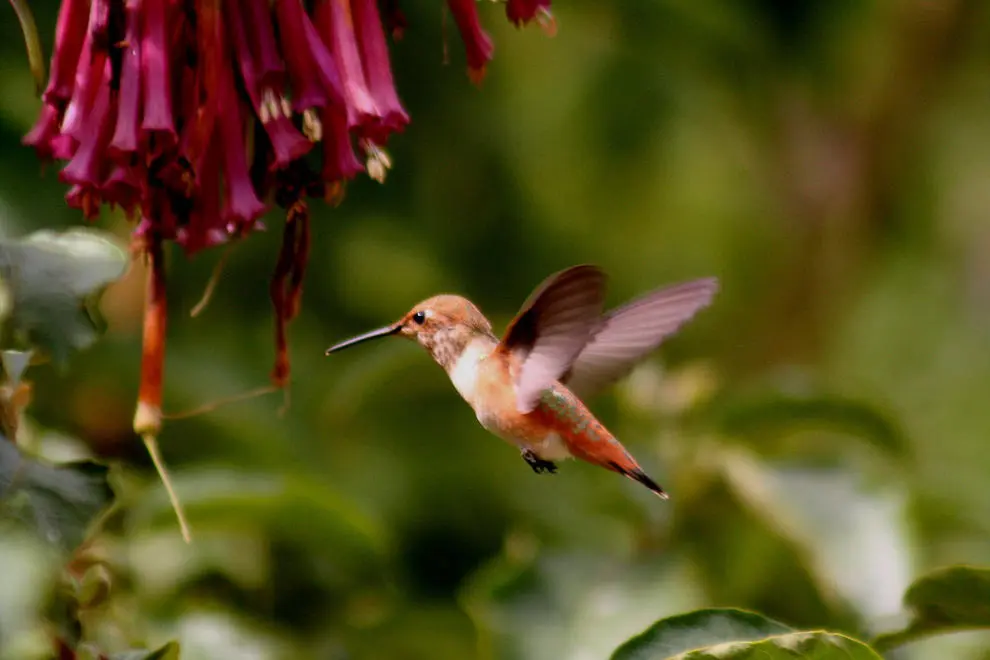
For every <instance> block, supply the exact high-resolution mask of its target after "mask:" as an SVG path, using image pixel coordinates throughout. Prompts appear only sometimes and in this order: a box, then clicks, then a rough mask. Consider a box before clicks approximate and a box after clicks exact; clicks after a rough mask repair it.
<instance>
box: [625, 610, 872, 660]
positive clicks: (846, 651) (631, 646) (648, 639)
mask: <svg viewBox="0 0 990 660" xmlns="http://www.w3.org/2000/svg"><path fill="white" fill-rule="evenodd" d="M796 657H800V658H809V659H811V658H813V659H815V660H831V659H832V658H835V660H868V659H875V658H879V657H880V656H878V655H877V654H876V653H875V652H874V651H873V650H872V649H870V647H868V646H866V645H865V644H863V643H862V642H858V641H856V640H854V639H851V638H849V637H845V636H843V635H838V634H835V633H829V632H823V631H812V632H794V631H793V630H792V629H791V628H789V627H787V626H785V625H784V624H782V623H780V622H778V621H774V620H773V619H768V618H766V617H764V616H761V615H759V614H755V613H753V612H746V611H743V610H736V609H708V610H698V611H696V612H689V613H687V614H679V615H677V616H672V617H669V618H667V619H662V620H660V621H658V622H657V623H655V624H653V625H652V626H650V628H648V629H647V630H646V631H644V632H643V633H641V634H639V635H637V636H636V637H633V638H632V639H630V640H629V641H627V642H626V643H625V644H623V645H622V646H620V647H619V648H618V649H616V651H615V653H614V654H612V660H674V659H675V658H676V659H678V660H680V659H683V660H688V659H691V660H704V659H707V658H711V659H713V660H714V659H715V658H718V659H719V660H730V659H733V658H739V659H742V658H746V659H750V658H760V660H776V659H777V658H780V659H781V660H783V659H785V658H786V659H788V660H793V658H796Z"/></svg>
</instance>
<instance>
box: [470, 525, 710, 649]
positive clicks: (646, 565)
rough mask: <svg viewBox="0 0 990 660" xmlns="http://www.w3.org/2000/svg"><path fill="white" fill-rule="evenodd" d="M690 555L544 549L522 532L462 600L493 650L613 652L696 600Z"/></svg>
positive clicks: (473, 581) (509, 541) (477, 577)
mask: <svg viewBox="0 0 990 660" xmlns="http://www.w3.org/2000/svg"><path fill="white" fill-rule="evenodd" d="M690 572H691V568H690V564H689V563H688V561H687V558H686V557H683V556H668V557H664V558H663V559H662V560H660V561H656V560H653V561H648V560H628V559H626V560H620V559H615V558H604V557H599V556H595V555H594V554H592V553H589V552H575V553H567V554H564V553H552V554H551V553H545V554H542V555H540V554H539V553H538V548H537V546H536V539H535V538H534V537H531V536H529V535H528V534H523V533H515V534H513V535H510V537H509V538H508V539H507V541H506V548H505V550H504V552H503V554H502V555H500V556H499V557H498V558H497V559H495V560H493V561H492V562H490V563H489V564H488V565H486V566H485V567H484V568H482V569H481V570H479V571H478V572H477V573H476V574H475V575H474V576H473V577H472V579H471V581H470V583H469V584H468V586H467V587H466V588H465V590H464V592H463V593H462V598H461V602H462V604H463V606H464V608H465V610H466V611H467V612H468V613H469V614H470V616H471V618H472V620H473V621H474V622H475V625H476V626H477V627H478V630H479V632H480V634H481V637H482V641H483V646H484V647H487V648H488V649H490V650H489V654H488V655H489V656H490V657H493V658H512V659H520V660H539V659H542V658H556V659H558V660H578V659H580V658H588V657H595V658H604V657H607V656H608V655H609V654H610V653H611V652H612V650H613V649H615V647H616V645H618V644H619V643H621V642H622V640H623V639H626V638H627V637H628V636H629V635H632V634H634V633H635V632H636V631H637V630H642V628H643V627H644V626H646V625H648V624H649V623H650V621H651V620H653V618H654V617H655V616H656V613H658V612H660V613H663V612H675V611H678V610H680V609H684V608H690V607H696V606H698V605H699V604H700V598H701V595H700V594H699V593H698V592H697V591H696V589H695V584H694V583H693V581H692V580H691V578H690Z"/></svg>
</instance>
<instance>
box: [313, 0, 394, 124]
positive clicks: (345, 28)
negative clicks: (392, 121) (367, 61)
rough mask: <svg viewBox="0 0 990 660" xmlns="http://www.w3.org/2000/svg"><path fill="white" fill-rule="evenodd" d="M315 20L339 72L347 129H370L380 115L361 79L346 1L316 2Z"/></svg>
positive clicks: (319, 0) (328, 0) (358, 58)
mask: <svg viewBox="0 0 990 660" xmlns="http://www.w3.org/2000/svg"><path fill="white" fill-rule="evenodd" d="M314 20H315V23H316V28H317V31H318V32H319V33H320V35H321V36H322V37H323V40H324V41H325V42H326V43H327V44H328V45H329V46H330V50H331V52H332V53H333V56H334V61H336V63H337V69H338V71H339V72H340V77H341V82H342V83H343V86H344V99H345V101H346V102H347V126H348V127H349V128H354V127H358V126H370V125H372V124H373V123H374V122H375V121H376V120H377V119H378V118H379V117H381V113H380V112H379V111H378V108H377V107H376V106H375V102H374V100H373V99H372V98H371V92H370V91H369V90H368V84H367V82H366V81H365V79H364V70H363V68H362V67H361V55H360V53H359V52H358V45H357V38H356V36H355V34H354V23H353V22H352V19H351V6H350V4H349V2H348V0H317V3H316V11H315V15H314Z"/></svg>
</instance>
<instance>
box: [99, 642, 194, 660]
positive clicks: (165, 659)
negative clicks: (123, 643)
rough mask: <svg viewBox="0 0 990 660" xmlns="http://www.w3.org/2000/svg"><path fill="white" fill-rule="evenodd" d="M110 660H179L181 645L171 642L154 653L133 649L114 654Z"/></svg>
mask: <svg viewBox="0 0 990 660" xmlns="http://www.w3.org/2000/svg"><path fill="white" fill-rule="evenodd" d="M110 660H179V643H178V642H176V641H171V642H169V643H168V644H166V645H165V646H162V647H159V648H157V649H155V650H153V651H148V650H145V649H140V650H135V649H131V650H129V651H121V652H119V653H112V654H110Z"/></svg>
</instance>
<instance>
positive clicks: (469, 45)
mask: <svg viewBox="0 0 990 660" xmlns="http://www.w3.org/2000/svg"><path fill="white" fill-rule="evenodd" d="M447 6H448V7H450V13H451V14H453V15H454V22H455V23H457V29H458V30H459V31H460V33H461V39H463V40H464V50H465V53H466V55H467V63H468V77H469V78H471V82H473V83H474V84H476V85H479V84H481V81H482V80H483V79H484V77H485V68H486V67H487V66H488V62H489V61H490V60H491V59H492V53H494V51H495V45H494V44H493V43H492V40H491V37H489V36H488V33H487V32H485V30H484V28H482V27H481V22H480V21H479V19H478V4H477V2H475V0H447Z"/></svg>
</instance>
